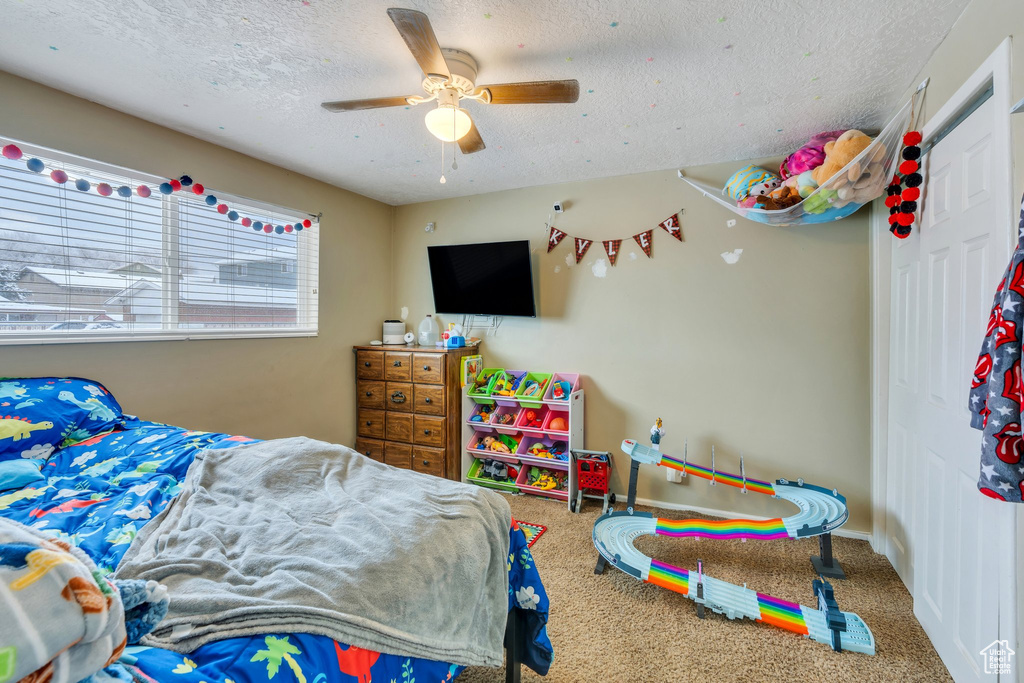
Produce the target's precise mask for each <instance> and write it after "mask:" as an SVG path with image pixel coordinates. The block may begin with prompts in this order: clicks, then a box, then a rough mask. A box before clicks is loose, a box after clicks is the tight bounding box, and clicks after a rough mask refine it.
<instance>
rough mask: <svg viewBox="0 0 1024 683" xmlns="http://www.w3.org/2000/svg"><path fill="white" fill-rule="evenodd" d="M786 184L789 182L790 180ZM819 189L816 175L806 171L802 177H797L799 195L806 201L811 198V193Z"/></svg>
mask: <svg viewBox="0 0 1024 683" xmlns="http://www.w3.org/2000/svg"><path fill="white" fill-rule="evenodd" d="M786 182H789V181H788V179H787V181H786ZM817 189H818V182H817V181H816V180H815V179H814V174H813V173H811V172H810V171H804V172H803V173H801V174H800V175H798V176H796V190H797V194H799V195H800V196H801V197H803V198H804V199H806V198H807V197H809V196H811V193H812V192H814V191H815V190H817Z"/></svg>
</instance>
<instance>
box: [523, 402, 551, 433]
mask: <svg viewBox="0 0 1024 683" xmlns="http://www.w3.org/2000/svg"><path fill="white" fill-rule="evenodd" d="M531 411H532V412H533V414H534V415H536V416H537V419H536V420H534V421H535V422H539V423H540V425H539V426H536V427H534V426H531V425H530V421H529V420H527V419H526V415H527V413H529V412H531ZM549 413H550V411H549V410H548V409H547V406H539V407H537V408H523V409H522V410H520V411H519V419H517V420H516V426H517V427H518V428H519V429H521V430H524V431H534V432H539V431H541V430H542V429H544V420H546V419H547V417H548V414H549Z"/></svg>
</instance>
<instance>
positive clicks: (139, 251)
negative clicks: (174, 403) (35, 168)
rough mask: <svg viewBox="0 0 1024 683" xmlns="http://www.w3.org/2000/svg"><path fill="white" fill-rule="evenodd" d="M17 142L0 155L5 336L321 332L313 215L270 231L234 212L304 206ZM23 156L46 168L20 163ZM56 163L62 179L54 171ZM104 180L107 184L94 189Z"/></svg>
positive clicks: (264, 214)
mask: <svg viewBox="0 0 1024 683" xmlns="http://www.w3.org/2000/svg"><path fill="white" fill-rule="evenodd" d="M19 147H21V149H22V151H23V152H24V153H25V156H24V157H23V158H22V159H20V160H18V161H12V160H10V159H6V158H2V157H0V343H25V342H33V341H96V340H122V339H147V338H152V339H187V338H202V337H240V336H249V337H262V336H295V335H314V334H316V331H317V299H318V296H317V289H318V279H319V278H318V261H319V230H318V226H317V225H316V224H314V225H313V228H312V229H307V230H302V231H301V232H300V231H292V232H284V233H282V234H278V233H277V232H271V233H269V234H267V233H265V232H263V231H262V230H260V231H258V232H257V231H255V230H254V229H253V228H251V227H245V226H243V225H242V223H241V218H242V217H249V218H251V220H253V221H260V222H261V223H269V224H272V225H275V226H278V225H289V226H291V225H294V224H296V223H299V222H301V221H302V219H304V218H306V217H307V216H306V215H305V214H302V213H301V212H297V211H292V210H289V209H283V208H279V207H273V206H269V205H265V204H262V203H258V202H254V201H252V200H247V199H241V198H236V197H231V196H228V195H224V194H222V193H219V192H216V191H213V190H210V189H206V191H205V193H204V194H202V195H197V194H195V193H194V192H190V191H188V190H187V189H183V190H182V191H179V192H174V193H172V194H169V195H165V194H162V193H160V192H159V190H158V187H159V185H160V183H162V182H166V180H165V179H162V178H156V177H152V176H148V175H145V174H142V173H137V172H134V171H129V170H126V169H122V168H118V167H113V166H108V165H106V164H101V163H98V162H93V161H88V160H84V159H80V158H77V157H71V156H69V155H65V154H60V153H56V152H53V151H50V150H44V149H41V148H34V147H32V146H30V145H21V144H20V143H19ZM32 157H35V158H38V159H41V160H42V161H43V162H44V163H45V164H46V170H45V171H44V172H43V173H34V172H32V171H30V170H29V169H28V168H27V166H26V161H27V160H28V159H29V158H32ZM52 169H61V170H63V171H64V172H66V173H67V175H68V176H69V178H70V180H69V181H68V182H66V183H64V184H63V185H61V184H57V183H55V182H53V180H51V178H50V177H49V172H50V170H52ZM79 180H80V181H84V182H81V183H79V184H80V185H81V186H82V187H85V182H87V183H88V184H89V187H88V188H87V189H86V190H85V191H83V190H80V189H76V184H75V181H79ZM197 180H200V181H201V179H197ZM99 183H108V184H109V185H110V186H111V187H113V188H114V189H115V191H114V192H113V193H112V194H111V195H110V196H106V197H104V196H101V195H100V194H98V193H97V191H96V187H97V185H98V184H99ZM140 185H146V186H147V187H148V188H149V189H150V190H151V193H150V195H149V196H148V197H143V196H140V195H139V193H138V188H139V186H140ZM120 187H127V188H128V189H130V190H131V194H130V196H128V197H121V196H119V195H118V193H117V192H116V190H117V188H120ZM144 194H145V192H144ZM208 194H213V195H215V196H216V197H217V200H216V201H215V202H214V204H213V205H209V204H207V201H206V199H207V195H208ZM222 203H223V204H227V205H229V206H230V208H231V209H232V210H233V211H237V212H238V214H239V219H238V220H236V221H232V220H230V218H229V217H228V216H227V215H225V214H222V213H220V212H219V211H218V208H217V205H218V204H222Z"/></svg>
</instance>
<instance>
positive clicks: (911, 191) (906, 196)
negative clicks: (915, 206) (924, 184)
mask: <svg viewBox="0 0 1024 683" xmlns="http://www.w3.org/2000/svg"><path fill="white" fill-rule="evenodd" d="M900 197H901V198H902V199H903V201H905V202H916V201H917V200H918V199H919V198H920V197H921V188H920V187H908V188H907V189H905V190H903V194H902V195H900Z"/></svg>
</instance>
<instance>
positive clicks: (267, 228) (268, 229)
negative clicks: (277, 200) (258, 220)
mask: <svg viewBox="0 0 1024 683" xmlns="http://www.w3.org/2000/svg"><path fill="white" fill-rule="evenodd" d="M263 232H266V233H271V232H274V226H273V225H270V224H269V223H268V224H266V225H264V226H263Z"/></svg>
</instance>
